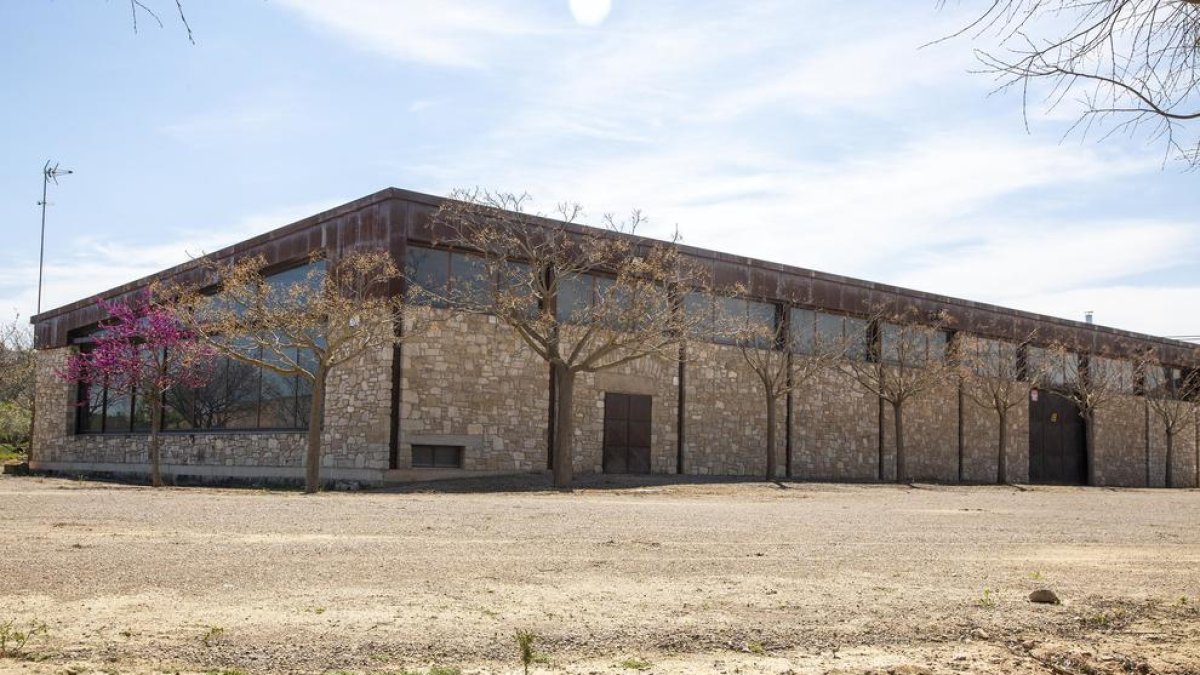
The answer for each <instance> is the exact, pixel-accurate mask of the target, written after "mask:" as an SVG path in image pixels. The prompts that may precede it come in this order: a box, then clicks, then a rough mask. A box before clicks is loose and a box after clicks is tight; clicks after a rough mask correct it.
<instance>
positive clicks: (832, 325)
mask: <svg viewBox="0 0 1200 675" xmlns="http://www.w3.org/2000/svg"><path fill="white" fill-rule="evenodd" d="M791 317H792V326H791V330H792V350H793V351H794V352H796V353H798V354H812V353H814V352H828V351H833V352H837V351H840V350H842V349H844V350H845V355H846V357H847V358H851V359H857V360H863V359H865V358H867V321H866V319H858V318H855V317H852V316H842V315H841V314H830V313H828V312H818V311H814V310H811V309H800V308H793V309H792V311H791Z"/></svg>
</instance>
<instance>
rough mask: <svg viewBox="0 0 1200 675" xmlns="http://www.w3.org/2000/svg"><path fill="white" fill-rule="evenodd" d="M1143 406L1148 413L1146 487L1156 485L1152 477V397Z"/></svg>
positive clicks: (1146, 427)
mask: <svg viewBox="0 0 1200 675" xmlns="http://www.w3.org/2000/svg"><path fill="white" fill-rule="evenodd" d="M1142 408H1143V410H1144V412H1145V413H1146V425H1145V429H1146V487H1152V486H1153V485H1154V480H1153V479H1152V478H1151V477H1150V473H1151V471H1150V464H1151V462H1150V436H1151V434H1152V432H1151V431H1150V399H1146V400H1145V401H1143V402H1142Z"/></svg>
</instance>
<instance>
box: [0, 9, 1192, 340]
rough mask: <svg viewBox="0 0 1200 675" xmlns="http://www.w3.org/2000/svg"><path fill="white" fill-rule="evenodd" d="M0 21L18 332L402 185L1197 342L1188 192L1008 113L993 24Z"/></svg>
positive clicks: (1015, 106)
mask: <svg viewBox="0 0 1200 675" xmlns="http://www.w3.org/2000/svg"><path fill="white" fill-rule="evenodd" d="M144 2H145V3H146V4H147V5H148V6H149V7H152V8H155V9H156V10H157V11H158V13H159V14H160V16H161V18H162V21H163V26H162V27H159V26H158V25H157V24H156V23H155V21H154V20H153V18H151V17H149V16H147V15H145V14H141V15H140V16H139V18H138V23H137V30H136V32H135V31H134V27H133V23H132V18H131V15H130V11H129V10H130V8H129V5H128V3H126V2H124V0H109V1H108V2H84V1H82V0H26V1H23V2H5V3H0V63H2V64H4V65H3V67H2V68H0V100H3V103H4V104H3V105H0V232H3V234H4V235H5V236H4V241H5V245H4V246H3V247H0V312H3V314H2V316H9V317H11V316H12V314H13V313H19V314H20V315H21V316H22V317H28V316H29V315H31V314H32V313H33V311H34V305H35V302H36V293H37V268H38V233H39V222H40V221H39V218H40V210H39V207H38V205H37V201H38V200H39V199H40V197H41V188H42V179H41V169H42V166H43V164H44V163H45V162H46V160H48V159H49V160H52V161H55V162H59V163H60V164H61V166H62V167H63V168H69V169H71V170H73V171H74V173H73V174H71V175H68V176H65V177H63V178H61V179H60V180H59V184H58V185H54V184H51V185H50V196H49V200H48V201H49V202H50V206H49V207H48V212H47V233H46V247H45V256H46V268H45V285H44V290H43V293H44V298H43V303H42V306H43V308H44V309H49V308H53V307H56V306H59V305H63V304H66V303H69V302H73V301H75V300H78V299H81V298H84V297H87V296H89V295H92V294H93V293H96V292H98V291H101V290H104V289H107V288H110V287H113V286H116V285H119V284H121V283H124V282H127V281H130V280H132V279H134V278H137V277H140V276H143V275H146V274H150V273H152V272H155V271H157V270H160V269H163V268H165V267H168V266H171V265H174V264H177V263H180V262H183V261H185V260H187V259H188V258H189V257H191V256H195V255H198V254H201V253H204V252H206V251H212V250H215V249H217V248H220V247H222V246H225V245H228V244H232V243H235V242H237V241H240V240H242V239H245V238H246V237H249V236H251V235H254V234H258V233H261V232H264V231H266V230H269V229H272V228H275V227H279V226H282V225H285V224H287V223H289V222H292V221H294V220H297V219H299V218H302V217H304V216H307V215H311V214H313V213H316V212H318V211H320V210H322V209H325V208H329V207H332V206H336V205H338V204H341V203H344V202H347V201H350V200H352V199H356V198H359V197H362V196H365V195H367V194H370V193H373V192H375V191H377V190H380V189H382V188H384V187H389V186H393V187H399V188H405V189H410V190H416V191H420V192H427V193H431V194H447V193H449V192H450V191H451V190H454V189H455V188H470V187H474V186H480V187H486V188H491V189H498V190H505V191H513V192H528V193H529V194H530V195H531V196H532V198H533V199H534V204H535V207H536V208H540V209H542V210H545V211H550V210H551V209H552V208H553V206H554V205H555V204H556V203H558V202H563V201H569V202H579V203H581V204H582V205H583V206H584V207H585V208H586V213H587V216H586V217H585V222H592V223H599V222H600V219H601V217H602V216H603V214H605V213H615V214H623V213H627V212H629V211H630V210H632V209H635V208H637V209H641V210H642V211H643V213H644V214H645V215H646V216H648V218H649V221H648V223H647V225H646V226H645V227H644V229H643V230H642V232H643V233H644V234H648V235H651V236H668V235H669V234H670V233H671V232H672V231H674V229H675V228H676V227H678V229H679V231H680V233H681V234H682V236H683V239H684V241H685V242H686V243H688V244H692V245H695V246H702V247H706V248H713V249H717V250H721V251H726V252H730V253H736V254H741V255H747V256H752V257H756V258H762V259H766V260H771V261H775V262H781V263H786V264H791V265H797V266H801V267H808V268H813V269H817V270H822V271H826V272H831V273H835V274H841V275H847V276H853V277H859V278H864V279H868V280H872V281H880V282H885V283H891V284H896V285H900V286H905V287H909V288H914V289H918V290H922V291H930V292H934V293H940V294H945V295H951V296H956V297H962V298H968V299H971V300H980V301H985V302H992V303H996V304H999V305H1004V306H1008V307H1014V308H1018V309H1023V310H1029V311H1034V312H1040V313H1045V314H1050V315H1054V316H1061V317H1066V318H1071V319H1082V318H1083V315H1084V312H1085V311H1088V310H1092V311H1094V312H1095V316H1096V322H1097V323H1100V324H1104V325H1110V326H1115V327H1118V328H1125V329H1129V330H1135V331H1141V332H1147V333H1151V334H1156V335H1200V315H1198V314H1197V313H1196V312H1195V311H1194V310H1195V308H1197V307H1200V256H1198V255H1197V254H1198V253H1200V208H1198V207H1200V174H1197V173H1195V172H1192V173H1189V172H1186V171H1184V170H1182V168H1181V167H1180V166H1178V165H1177V163H1176V162H1173V161H1171V160H1170V159H1169V158H1165V157H1164V152H1163V148H1162V145H1161V144H1160V143H1158V142H1156V141H1155V140H1154V139H1151V138H1146V137H1140V136H1133V137H1130V136H1127V135H1120V134H1118V135H1111V136H1108V137H1106V138H1101V136H1100V135H1099V134H1092V135H1090V136H1081V135H1079V134H1070V133H1068V130H1069V127H1070V125H1071V123H1072V122H1073V121H1074V116H1073V114H1072V111H1071V109H1070V102H1068V103H1067V104H1064V105H1063V106H1061V107H1059V108H1054V109H1048V108H1047V107H1046V106H1045V105H1043V104H1042V100H1041V99H1040V98H1037V97H1036V96H1035V99H1034V101H1033V102H1032V105H1031V108H1030V110H1029V116H1028V117H1029V124H1028V128H1026V124H1025V120H1024V118H1023V114H1022V102H1021V98H1020V96H1019V95H1017V94H1014V93H995V92H994V88H995V83H994V82H993V81H992V80H991V79H989V77H988V76H985V75H981V74H978V73H974V72H972V70H975V69H977V68H978V63H977V61H976V60H975V57H974V53H973V52H974V49H975V48H976V47H978V46H980V43H979V42H977V41H973V40H972V39H969V38H958V39H953V40H948V41H945V42H941V43H939V44H936V45H933V46H927V47H924V48H922V45H925V44H926V43H929V42H930V41H932V40H936V39H937V38H940V37H943V36H946V35H949V34H950V33H953V32H954V31H955V30H956V29H958V28H960V27H962V26H964V25H966V23H968V22H969V21H970V19H971V18H973V17H974V15H975V12H978V11H981V10H982V9H983V6H984V5H985V4H987V3H986V2H979V1H977V0H961V2H958V3H953V2H952V3H946V6H944V7H939V6H938V5H939V4H940V3H938V2H936V1H935V0H927V1H924V0H922V1H918V2H904V3H897V2H894V1H893V2H883V1H872V0H868V1H865V2H856V3H847V2H837V1H834V0H779V1H776V0H756V2H752V3H749V2H729V1H725V2H716V1H708V0H653V1H652V0H611V3H610V2H608V1H607V0H570V1H569V2H568V0H436V1H435V0H430V1H427V2H421V1H417V0H339V1H338V2H329V1H327V0H253V1H247V0H204V1H203V2H201V1H199V0H184V8H185V10H186V13H187V18H188V20H189V22H190V24H191V27H192V29H193V31H194V34H195V44H192V43H191V42H189V41H188V39H187V35H186V33H185V31H184V28H183V26H182V24H180V22H179V21H178V19H177V18H176V17H175V16H174V14H173V11H174V3H173V1H171V0H144Z"/></svg>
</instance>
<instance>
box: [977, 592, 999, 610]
mask: <svg viewBox="0 0 1200 675" xmlns="http://www.w3.org/2000/svg"><path fill="white" fill-rule="evenodd" d="M975 604H976V605H977V606H979V607H982V608H984V609H992V608H994V607H995V606H996V596H995V594H994V593H992V589H990V588H985V589H983V595H981V596H980V597H979V599H978V600H976V601H975Z"/></svg>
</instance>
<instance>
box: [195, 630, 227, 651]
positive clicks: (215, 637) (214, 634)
mask: <svg viewBox="0 0 1200 675" xmlns="http://www.w3.org/2000/svg"><path fill="white" fill-rule="evenodd" d="M224 634H225V629H224V628H222V627H220V626H209V627H208V631H206V632H205V633H204V635H202V636H201V637H200V641H201V642H203V643H204V646H205V647H211V646H213V645H215V644H216V643H217V642H218V641H220V639H221V636H222V635H224Z"/></svg>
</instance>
